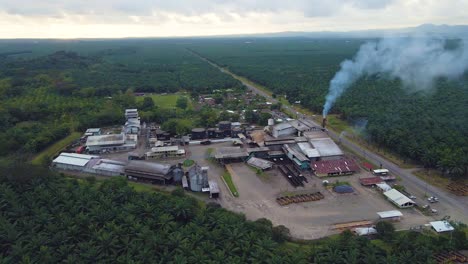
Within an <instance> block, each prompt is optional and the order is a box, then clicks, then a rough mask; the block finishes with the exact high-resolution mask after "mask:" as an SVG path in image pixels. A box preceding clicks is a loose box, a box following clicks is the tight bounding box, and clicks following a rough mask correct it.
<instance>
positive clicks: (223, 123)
mask: <svg viewBox="0 0 468 264" xmlns="http://www.w3.org/2000/svg"><path fill="white" fill-rule="evenodd" d="M218 128H219V130H231V122H229V121H221V122H219V124H218Z"/></svg>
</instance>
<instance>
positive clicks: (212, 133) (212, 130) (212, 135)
mask: <svg viewBox="0 0 468 264" xmlns="http://www.w3.org/2000/svg"><path fill="white" fill-rule="evenodd" d="M207 134H208V138H215V137H216V128H208V129H207Z"/></svg>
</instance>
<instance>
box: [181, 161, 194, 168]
mask: <svg viewBox="0 0 468 264" xmlns="http://www.w3.org/2000/svg"><path fill="white" fill-rule="evenodd" d="M194 163H195V161H193V160H191V159H186V160H184V164H183V165H184V167H190V166H192V165H193V164H194Z"/></svg>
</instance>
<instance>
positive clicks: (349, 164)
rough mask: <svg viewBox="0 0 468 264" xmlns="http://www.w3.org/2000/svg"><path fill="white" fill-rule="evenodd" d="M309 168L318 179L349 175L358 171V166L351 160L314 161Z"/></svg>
mask: <svg viewBox="0 0 468 264" xmlns="http://www.w3.org/2000/svg"><path fill="white" fill-rule="evenodd" d="M310 168H311V169H312V171H313V172H314V173H315V175H317V176H318V177H325V176H341V175H350V174H353V173H355V172H357V171H359V166H358V165H357V164H356V162H354V161H353V160H351V159H339V160H319V161H314V162H312V163H311V164H310Z"/></svg>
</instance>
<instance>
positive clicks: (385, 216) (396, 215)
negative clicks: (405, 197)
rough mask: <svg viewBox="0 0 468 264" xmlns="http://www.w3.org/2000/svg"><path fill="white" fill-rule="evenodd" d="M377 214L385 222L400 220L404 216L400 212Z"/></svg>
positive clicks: (392, 211)
mask: <svg viewBox="0 0 468 264" xmlns="http://www.w3.org/2000/svg"><path fill="white" fill-rule="evenodd" d="M377 214H378V215H379V217H380V219H385V220H400V218H401V217H402V216H403V214H402V213H401V212H400V211H398V210H391V211H383V212H377Z"/></svg>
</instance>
